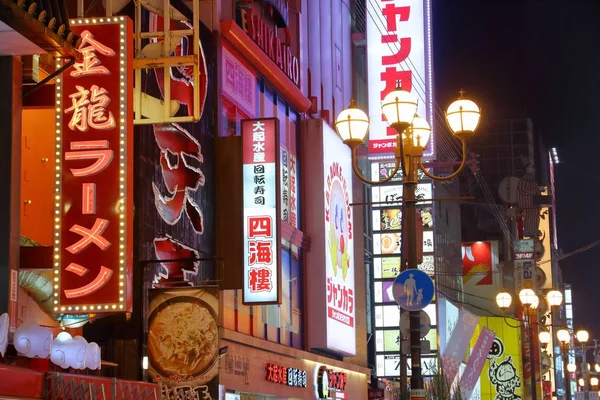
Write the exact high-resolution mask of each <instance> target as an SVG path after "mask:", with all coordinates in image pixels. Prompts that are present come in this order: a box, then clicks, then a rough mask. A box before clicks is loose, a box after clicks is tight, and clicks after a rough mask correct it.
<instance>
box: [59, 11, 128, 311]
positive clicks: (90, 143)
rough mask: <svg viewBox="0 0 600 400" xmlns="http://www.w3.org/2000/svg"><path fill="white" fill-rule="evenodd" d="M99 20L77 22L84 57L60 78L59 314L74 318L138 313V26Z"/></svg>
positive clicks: (119, 19) (123, 20) (118, 19)
mask: <svg viewBox="0 0 600 400" xmlns="http://www.w3.org/2000/svg"><path fill="white" fill-rule="evenodd" d="M93 21H94V22H91V23H90V21H89V20H85V22H86V23H85V24H81V22H82V21H81V20H80V21H79V23H78V22H75V21H72V23H71V24H72V29H73V32H74V33H76V34H78V35H80V36H81V44H80V45H79V48H78V50H79V51H80V52H81V54H82V56H83V58H82V60H81V62H76V63H75V64H73V68H71V69H67V71H66V72H64V73H63V74H62V76H61V78H58V79H57V80H56V109H57V113H56V146H55V147H56V185H55V207H54V215H55V229H54V243H55V244H54V270H55V277H57V281H56V282H55V285H54V311H55V312H68V313H69V314H71V313H86V312H88V311H92V312H125V311H131V299H130V298H129V297H128V296H130V290H129V288H130V285H131V279H130V274H131V271H132V269H131V267H132V258H131V255H132V253H133V249H132V226H131V225H132V221H133V204H132V200H133V198H132V195H133V182H132V173H133V166H132V155H133V142H132V135H131V134H132V129H133V127H132V119H131V118H130V115H131V105H132V102H131V99H132V97H131V93H132V85H133V80H132V76H131V75H132V71H133V69H132V66H131V61H132V48H131V43H132V24H131V21H130V20H129V19H127V18H125V17H115V18H112V19H108V18H107V19H105V20H104V19H98V20H93ZM57 63H58V65H57V66H58V67H60V66H62V65H64V62H63V61H62V60H57Z"/></svg>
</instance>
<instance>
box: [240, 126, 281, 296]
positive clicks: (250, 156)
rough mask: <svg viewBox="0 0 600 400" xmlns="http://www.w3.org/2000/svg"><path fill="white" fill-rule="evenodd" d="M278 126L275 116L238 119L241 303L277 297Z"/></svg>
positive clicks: (278, 216)
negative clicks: (241, 205)
mask: <svg viewBox="0 0 600 400" xmlns="http://www.w3.org/2000/svg"><path fill="white" fill-rule="evenodd" d="M278 126H279V122H278V120H277V119H276V118H263V119H247V120H243V121H242V142H243V179H244V220H243V224H244V290H243V299H244V304H276V303H280V298H281V273H280V269H281V268H280V257H279V254H280V251H279V248H280V242H281V240H280V239H279V238H280V235H279V228H280V226H279V225H280V224H279V220H280V213H279V212H278V209H279V205H278V203H279V201H278V193H279V191H278V186H279V183H280V182H279V175H280V174H279V156H280V154H279V152H280V150H279V135H278V129H277V127H278Z"/></svg>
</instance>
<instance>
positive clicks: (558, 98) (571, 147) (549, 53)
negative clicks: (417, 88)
mask: <svg viewBox="0 0 600 400" xmlns="http://www.w3.org/2000/svg"><path fill="white" fill-rule="evenodd" d="M433 13H434V19H433V22H434V25H433V29H434V65H435V68H436V71H435V79H436V82H435V85H436V93H437V96H438V97H437V100H436V101H437V102H438V104H439V105H440V107H442V108H444V107H445V106H446V105H447V104H449V103H450V101H452V100H453V99H454V98H455V96H456V91H457V90H458V89H459V88H461V87H462V88H464V89H465V90H467V94H468V95H469V97H471V98H472V99H473V100H476V102H478V103H479V104H480V105H481V106H482V107H483V109H484V118H486V119H496V118H513V117H531V118H532V119H533V122H534V125H535V126H536V128H537V129H538V130H539V131H540V132H541V134H542V136H543V139H544V142H545V145H546V146H548V147H550V146H553V147H556V148H557V149H558V154H559V159H560V161H561V163H560V164H559V165H557V166H556V197H557V207H556V208H557V218H558V245H559V247H560V249H561V250H562V251H563V253H568V252H571V251H573V250H577V249H578V248H581V247H583V246H585V245H587V244H589V243H592V242H594V241H596V240H600V228H599V227H600V212H599V211H600V207H599V204H600V188H599V186H600V100H599V94H600V1H599V0H587V1H584V0H568V1H554V0H546V1H531V0H521V1H519V0H514V1H509V0H504V1H500V0H477V1H476V0H433ZM491 189H492V190H494V189H493V188H491ZM599 261H600V246H597V247H594V248H593V249H591V250H588V251H585V252H582V253H580V254H577V255H574V256H571V257H568V258H565V259H564V260H562V261H561V262H560V265H561V268H562V271H563V277H564V281H565V282H570V283H572V285H573V302H574V306H573V309H574V313H575V316H574V318H575V321H574V323H575V328H576V329H578V328H586V329H588V330H589V331H590V337H591V338H597V339H600V308H599V305H600V262H599Z"/></svg>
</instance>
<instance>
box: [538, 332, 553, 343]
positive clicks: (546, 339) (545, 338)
mask: <svg viewBox="0 0 600 400" xmlns="http://www.w3.org/2000/svg"><path fill="white" fill-rule="evenodd" d="M539 337H540V343H541V344H543V345H547V344H548V343H550V339H552V335H550V332H546V331H543V332H540V335H539Z"/></svg>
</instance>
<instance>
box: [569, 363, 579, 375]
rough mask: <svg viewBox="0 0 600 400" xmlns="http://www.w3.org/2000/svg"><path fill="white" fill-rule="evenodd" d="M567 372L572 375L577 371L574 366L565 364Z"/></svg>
mask: <svg viewBox="0 0 600 400" xmlns="http://www.w3.org/2000/svg"><path fill="white" fill-rule="evenodd" d="M567 371H569V372H570V373H574V372H575V371H577V366H576V365H575V364H567Z"/></svg>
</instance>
